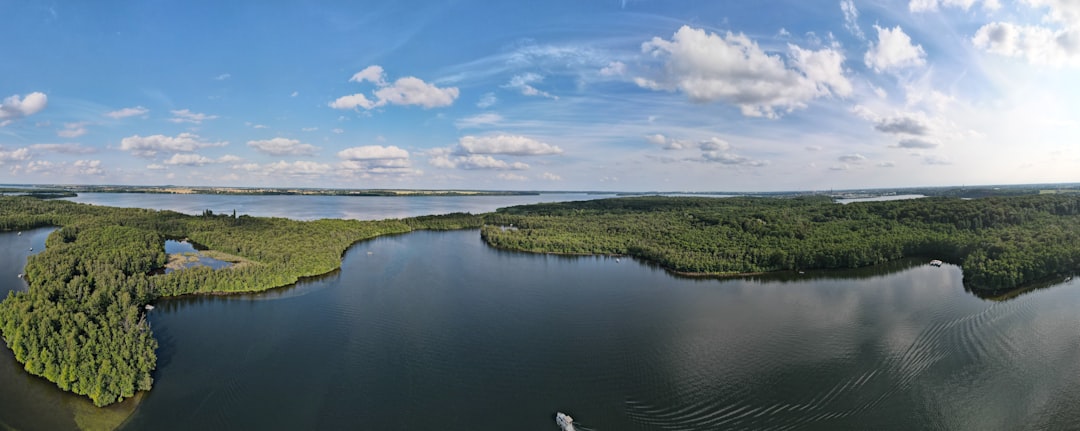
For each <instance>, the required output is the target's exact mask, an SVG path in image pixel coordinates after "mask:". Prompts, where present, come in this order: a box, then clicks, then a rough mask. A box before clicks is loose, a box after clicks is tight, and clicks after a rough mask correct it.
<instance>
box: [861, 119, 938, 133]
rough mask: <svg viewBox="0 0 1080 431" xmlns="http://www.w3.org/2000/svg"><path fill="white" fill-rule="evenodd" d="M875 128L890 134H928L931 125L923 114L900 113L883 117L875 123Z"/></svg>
mask: <svg viewBox="0 0 1080 431" xmlns="http://www.w3.org/2000/svg"><path fill="white" fill-rule="evenodd" d="M874 129H875V130H877V131H879V132H882V133H889V134H894V135H898V134H908V135H920V136H921V135H926V134H929V133H930V126H929V125H928V124H927V122H926V119H925V118H922V117H921V116H914V115H900V116H896V117H883V118H880V119H878V120H877V121H876V122H875V124H874Z"/></svg>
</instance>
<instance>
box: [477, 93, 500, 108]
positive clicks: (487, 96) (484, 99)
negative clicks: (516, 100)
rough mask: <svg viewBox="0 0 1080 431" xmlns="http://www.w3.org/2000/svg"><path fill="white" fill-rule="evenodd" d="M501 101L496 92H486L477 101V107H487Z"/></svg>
mask: <svg viewBox="0 0 1080 431" xmlns="http://www.w3.org/2000/svg"><path fill="white" fill-rule="evenodd" d="M496 103H499V99H498V98H497V97H495V93H484V95H483V96H480V100H478V101H477V102H476V107H477V108H480V109H487V108H490V107H492V106H494V105H495V104H496Z"/></svg>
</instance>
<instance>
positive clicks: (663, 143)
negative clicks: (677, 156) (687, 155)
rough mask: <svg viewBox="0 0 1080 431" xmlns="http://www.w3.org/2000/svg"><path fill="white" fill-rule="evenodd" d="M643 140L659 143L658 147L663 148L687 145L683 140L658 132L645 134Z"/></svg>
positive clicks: (672, 148) (668, 148)
mask: <svg viewBox="0 0 1080 431" xmlns="http://www.w3.org/2000/svg"><path fill="white" fill-rule="evenodd" d="M645 141H646V142H648V143H650V144H653V145H659V146H660V148H663V149H665V150H681V149H684V148H686V146H687V143H686V142H684V141H681V140H678V139H673V138H669V137H667V136H664V135H662V134H659V133H657V134H653V135H646V136H645Z"/></svg>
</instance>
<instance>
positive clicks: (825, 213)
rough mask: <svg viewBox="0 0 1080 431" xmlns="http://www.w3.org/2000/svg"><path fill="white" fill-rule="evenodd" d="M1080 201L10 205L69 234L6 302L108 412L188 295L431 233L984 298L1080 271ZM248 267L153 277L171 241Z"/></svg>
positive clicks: (19, 214)
mask: <svg viewBox="0 0 1080 431" xmlns="http://www.w3.org/2000/svg"><path fill="white" fill-rule="evenodd" d="M1078 215H1080V195H1077V194H1057V195H1028V196H1009V197H988V198H982V199H975V200H962V199H955V198H923V199H916V200H901V201H888V202H861V203H853V204H848V205H840V204H836V203H833V201H832V200H831V199H829V198H826V197H789V198H751V197H736V198H726V199H716V198H697V197H677V198H670V197H634V198H619V199H604V200H592V201H582V202H568V203H551V204H537V205H528V206H519V207H511V208H503V209H500V210H498V211H496V212H494V213H489V214H485V215H482V216H476V215H470V214H450V215H444V216H424V217H415V218H409V219H402V220H382V221H356V220H316V221H306V222H305V221H295V220H289V219H282V218H262V217H248V216H243V215H242V216H239V217H237V216H235V215H220V214H219V215H215V214H213V213H211V212H210V211H207V212H205V213H204V214H202V215H200V216H190V215H185V214H180V213H176V212H171V211H155V210H146V209H134V208H111V207H101V206H93V205H86V204H76V203H72V202H68V201H61V200H42V199H37V198H34V197H28V196H18V197H0V231H11V230H21V229H30V228H34V227H42V226H56V227H58V229H57V230H56V231H54V232H53V233H52V234H51V235H50V236H49V237H48V239H47V241H46V246H47V247H46V250H45V251H44V252H42V253H40V254H37V255H34V256H32V257H31V258H30V259H29V261H28V263H27V266H26V279H27V280H28V282H29V283H30V288H29V290H28V291H26V292H18V293H12V294H9V295H8V297H7V299H5V300H4V301H3V302H2V303H0V334H2V335H3V337H4V339H5V341H6V342H7V345H8V347H10V348H11V349H12V351H13V352H14V353H15V357H16V359H17V360H18V361H19V362H21V363H23V364H24V367H25V369H26V370H27V371H28V372H30V373H32V374H34V375H38V376H42V377H44V378H46V379H48V380H50V381H52V382H55V383H56V384H57V385H58V386H59V387H60V388H62V389H64V390H68V391H72V392H75V393H78V394H82V395H86V396H89V397H90V398H91V399H92V400H93V401H94V403H96V404H97V405H107V404H110V403H113V402H116V401H118V400H121V399H124V398H127V397H131V396H133V395H134V394H135V392H136V391H140V390H148V389H150V387H151V385H152V383H153V378H152V371H153V370H154V368H155V365H156V361H157V358H156V356H155V354H154V350H155V349H156V347H157V342H156V341H155V340H154V338H153V334H152V331H151V329H150V327H149V325H148V324H147V322H146V320H145V311H144V306H145V305H146V304H147V303H150V302H152V301H154V300H155V299H157V298H160V297H165V296H176V295H186V294H213V293H231V292H250V291H261V290H266V289H270V288H274V287H279V286H286V285H289V284H292V283H295V282H296V281H297V280H299V279H300V278H302V277H308V276H314V275H318V274H323V273H326V272H329V271H332V270H334V269H336V268H338V267H340V264H341V256H342V254H343V253H344V252H345V250H346V249H347V248H348V247H349V246H350V245H351V244H353V243H355V242H357V241H360V240H363V239H367V238H373V237H375V236H378V235H384V234H394V233H404V232H409V231H412V230H417V229H463V228H481V226H482V228H481V236H482V237H483V239H484V240H485V241H487V243H488V244H490V245H493V246H496V247H502V248H508V249H514V250H522V251H530V252H548V253H572V254H617V255H630V256H635V257H638V258H641V259H644V260H648V261H652V262H656V263H658V264H660V265H662V266H664V267H666V268H668V269H670V270H673V271H677V272H682V273H689V274H708V275H724V274H742V273H756V272H766V271H775V270H796V269H815V268H854V267H861V266H867V265H874V264H879V263H883V262H888V261H892V260H896V259H900V258H903V257H917V256H921V257H925V258H937V259H942V260H945V261H947V262H951V263H956V264H959V265H961V266H962V267H963V271H964V281H965V284H966V285H967V286H968V287H969V288H971V289H973V290H977V291H982V292H994V291H1003V290H1006V289H1010V288H1014V287H1017V286H1020V285H1022V284H1025V283H1029V282H1032V281H1036V280H1040V279H1045V278H1046V277H1050V276H1053V275H1060V274H1068V273H1072V272H1074V271H1076V270H1077V269H1078V268H1080V217H1078ZM181 238H187V239H190V240H192V241H194V242H195V243H198V244H200V245H202V246H205V247H207V248H209V249H210V250H213V251H214V252H216V253H223V254H227V255H232V256H236V257H238V258H242V259H243V261H244V263H243V264H238V265H234V266H232V267H230V268H226V269H218V270H214V269H210V268H207V267H198V268H189V269H185V270H181V271H174V272H171V273H168V274H161V275H152V274H154V273H155V271H156V270H158V269H160V268H162V267H163V266H164V265H165V263H166V255H165V252H164V241H165V240H166V239H181Z"/></svg>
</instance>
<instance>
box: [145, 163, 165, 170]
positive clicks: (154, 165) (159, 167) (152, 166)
mask: <svg viewBox="0 0 1080 431" xmlns="http://www.w3.org/2000/svg"><path fill="white" fill-rule="evenodd" d="M146 169H149V170H151V171H162V170H165V169H167V168H166V167H165V166H162V165H159V164H157V163H151V164H149V165H146Z"/></svg>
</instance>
